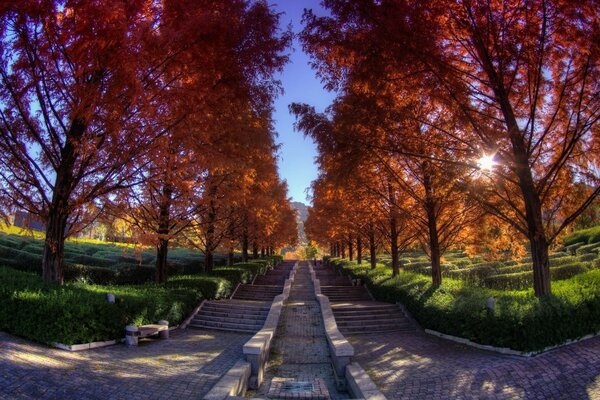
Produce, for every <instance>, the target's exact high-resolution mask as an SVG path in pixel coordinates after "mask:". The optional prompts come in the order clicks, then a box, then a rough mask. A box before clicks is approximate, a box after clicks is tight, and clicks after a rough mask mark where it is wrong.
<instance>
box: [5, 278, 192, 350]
mask: <svg viewBox="0 0 600 400" xmlns="http://www.w3.org/2000/svg"><path fill="white" fill-rule="evenodd" d="M109 292H110V293H114V294H115V296H116V299H117V301H116V303H115V304H108V303H107V302H106V299H105V296H106V293H109ZM199 299H200V291H199V290H196V289H192V288H182V287H171V288H164V287H157V286H154V285H147V286H94V285H84V284H66V285H64V286H57V285H45V284H43V282H42V281H41V279H40V277H38V276H36V275H35V274H32V273H26V272H21V271H16V270H14V269H11V268H5V267H0V301H1V302H2V307H0V330H3V331H6V332H9V333H12V334H15V335H19V336H23V337H26V338H30V339H33V340H36V341H39V342H43V343H48V344H50V343H53V342H60V343H64V344H75V343H87V342H92V341H103V340H110V339H115V338H120V337H123V329H124V327H125V325H128V324H136V325H140V324H147V323H153V322H156V321H158V320H161V319H166V320H168V321H169V322H170V323H171V324H173V325H174V324H177V323H179V322H180V321H182V320H183V319H184V318H185V317H186V316H187V315H188V314H189V313H190V312H191V311H192V309H193V308H194V307H195V306H196V305H197V304H198V301H199Z"/></svg>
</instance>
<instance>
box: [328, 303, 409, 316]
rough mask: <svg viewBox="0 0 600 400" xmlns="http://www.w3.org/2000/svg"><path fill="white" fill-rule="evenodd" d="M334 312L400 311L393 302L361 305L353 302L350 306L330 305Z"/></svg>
mask: <svg viewBox="0 0 600 400" xmlns="http://www.w3.org/2000/svg"><path fill="white" fill-rule="evenodd" d="M332 310H333V312H334V313H350V314H356V313H373V312H390V311H394V312H395V311H400V309H399V308H398V306H396V305H395V304H382V305H372V306H369V305H362V304H353V305H351V306H346V305H343V306H336V305H334V306H333V307H332Z"/></svg>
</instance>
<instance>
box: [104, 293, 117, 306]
mask: <svg viewBox="0 0 600 400" xmlns="http://www.w3.org/2000/svg"><path fill="white" fill-rule="evenodd" d="M106 301H107V302H108V303H110V304H115V295H114V294H112V293H106Z"/></svg>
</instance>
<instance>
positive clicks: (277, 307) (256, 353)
mask: <svg viewBox="0 0 600 400" xmlns="http://www.w3.org/2000/svg"><path fill="white" fill-rule="evenodd" d="M297 268H298V262H296V264H294V268H292V271H291V272H290V275H289V278H288V279H286V281H285V284H284V287H283V293H282V294H280V295H277V296H275V298H274V299H273V303H272V304H271V309H270V310H269V314H268V315H267V319H266V321H265V324H264V325H263V327H262V329H261V330H259V331H258V332H256V334H255V335H254V336H252V338H251V339H250V340H248V342H246V344H244V348H243V353H244V356H245V358H246V361H248V362H249V363H250V366H251V374H250V376H249V379H248V388H250V389H257V388H258V387H259V386H260V385H261V384H262V381H263V377H264V372H265V369H266V366H267V363H268V361H269V351H270V349H271V341H272V340H273V338H274V337H275V334H276V333H277V325H278V324H279V317H280V316H281V312H282V310H283V304H284V302H285V301H286V300H287V298H288V297H289V295H290V290H291V286H292V282H293V281H294V278H295V276H296V269H297Z"/></svg>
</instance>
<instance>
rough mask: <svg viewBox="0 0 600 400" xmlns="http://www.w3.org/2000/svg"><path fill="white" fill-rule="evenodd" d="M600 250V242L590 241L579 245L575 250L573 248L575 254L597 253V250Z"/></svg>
mask: <svg viewBox="0 0 600 400" xmlns="http://www.w3.org/2000/svg"><path fill="white" fill-rule="evenodd" d="M599 250H600V243H590V244H585V245H583V246H581V247H579V248H578V249H577V250H575V254H577V255H583V254H589V253H592V254H598V251H599Z"/></svg>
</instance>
